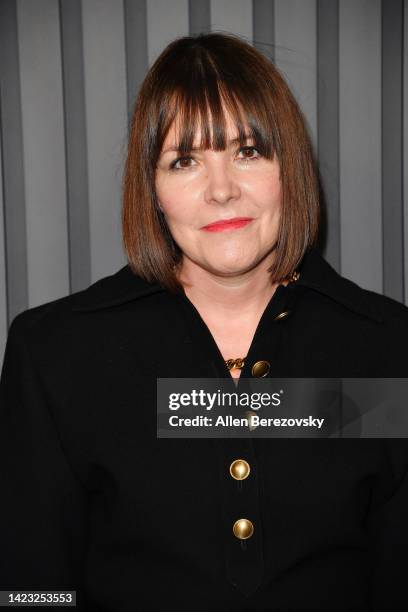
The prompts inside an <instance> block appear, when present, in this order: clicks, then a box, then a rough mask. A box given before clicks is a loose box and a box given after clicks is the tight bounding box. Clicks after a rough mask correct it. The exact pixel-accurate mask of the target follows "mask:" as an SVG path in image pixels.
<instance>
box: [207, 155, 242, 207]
mask: <svg viewBox="0 0 408 612" xmlns="http://www.w3.org/2000/svg"><path fill="white" fill-rule="evenodd" d="M240 193H241V190H240V187H239V185H238V183H237V181H236V178H235V177H234V175H233V171H231V169H230V168H229V166H228V163H226V162H224V161H223V160H212V162H211V163H209V164H208V165H207V172H206V187H205V201H206V202H207V203H218V204H226V203H227V202H229V201H230V200H231V199H236V198H238V197H239V196H240Z"/></svg>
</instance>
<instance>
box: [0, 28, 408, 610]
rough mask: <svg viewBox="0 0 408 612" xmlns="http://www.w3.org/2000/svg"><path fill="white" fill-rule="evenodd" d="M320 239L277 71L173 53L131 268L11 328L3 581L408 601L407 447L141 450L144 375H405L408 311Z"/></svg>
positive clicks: (145, 91)
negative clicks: (336, 259) (366, 285)
mask: <svg viewBox="0 0 408 612" xmlns="http://www.w3.org/2000/svg"><path fill="white" fill-rule="evenodd" d="M356 205H358V203H356ZM318 227H319V200H318V188H317V179H316V169H315V166H314V163H313V157H312V152H311V147H310V143H309V140H308V137H307V134H306V131H305V127H304V122H303V118H302V115H301V112H300V110H299V108H298V106H297V104H296V102H295V100H294V98H293V96H292V94H291V93H290V91H289V89H288V87H287V85H286V84H285V82H284V80H283V79H282V77H281V75H280V74H279V72H278V71H277V70H276V68H275V67H274V66H273V65H272V64H271V63H270V62H269V61H268V60H267V59H266V58H264V57H263V56H262V55H261V54H260V53H259V52H258V51H256V50H255V49H254V48H253V47H251V46H250V45H247V44H246V43H245V42H243V41H241V40H240V39H239V38H237V37H234V36H232V35H222V34H208V35H200V36H197V37H184V38H181V39H178V40H176V41H174V42H173V43H171V44H170V45H169V46H168V47H167V48H166V49H165V50H164V51H163V53H162V54H161V56H160V57H159V58H158V59H157V61H156V62H155V64H154V65H153V66H152V68H151V69H150V70H149V72H148V74H147V76H146V78H145V80H144V82H143V84H142V87H141V90H140V93H139V96H138V99H137V102H136V106H135V111H134V117H133V122H132V128H131V135H130V141H129V151H128V158H127V164H126V170H125V177H124V202H123V235H124V246H125V250H126V254H127V258H128V262H129V263H128V265H127V266H125V267H123V268H122V269H121V270H119V271H118V272H117V273H116V274H113V275H112V276H108V277H105V278H103V279H101V280H99V281H98V282H96V283H94V284H93V285H92V286H91V287H89V288H88V289H86V290H84V291H81V292H79V293H76V294H73V295H70V296H68V297H64V298H61V299H59V300H55V301H53V302H49V303H47V304H43V305H41V306H39V307H36V308H31V309H29V310H27V311H26V312H24V313H22V314H20V315H19V316H17V317H16V318H15V319H14V320H13V322H12V325H11V328H10V331H9V336H8V341H7V347H6V353H5V360H4V367H3V371H2V379H1V412H0V415H1V421H0V425H1V427H0V431H1V434H0V435H1V443H0V454H1V465H2V470H1V479H2V491H3V493H5V494H6V495H5V497H4V499H3V503H2V504H1V509H0V518H1V521H0V524H1V541H2V555H1V556H2V559H1V572H0V581H1V584H0V587H1V589H2V590H5V589H12V588H13V589H20V590H22V589H24V590H28V589H37V590H40V589H42V590H45V589H46V590H53V589H54V590H58V589H59V590H63V589H65V590H67V589H71V590H76V592H77V602H78V606H79V607H81V608H82V609H87V610H112V611H115V612H117V611H119V610H120V611H122V610H135V609H137V610H139V609H140V610H157V609H167V608H168V609H173V608H174V609H177V608H180V609H188V610H210V609H220V610H260V609H264V610H310V609H313V610H325V611H326V612H327V611H328V610H330V611H331V610H342V611H344V610H361V611H363V610H364V611H368V610H370V611H371V610H385V609H388V608H390V609H403V605H404V604H406V603H407V601H408V600H407V595H406V589H405V576H406V570H407V552H406V551H407V549H408V546H407V545H408V529H407V521H406V514H407V510H408V492H407V491H408V485H407V481H406V473H407V466H408V450H407V443H406V441H405V440H404V439H400V440H392V439H364V440H362V439H360V440H356V439H354V440H352V439H348V440H347V439H319V440H310V439H308V440H305V439H303V440H301V439H296V440H285V439H251V438H233V437H231V438H222V439H207V438H200V439H191V438H183V439H162V438H160V439H158V438H157V431H156V381H157V378H177V377H179V378H203V379H205V378H212V377H216V378H228V377H230V376H232V377H233V378H234V379H237V378H238V377H240V376H241V377H242V378H253V377H255V378H262V377H323V378H324V377H406V376H407V364H406V358H405V347H406V345H407V342H408V314H407V308H406V307H405V306H403V305H402V304H399V303H398V302H396V301H394V300H391V299H389V298H386V297H383V296H381V295H378V294H375V293H373V292H370V291H366V290H363V289H362V288H360V287H358V286H357V285H356V284H354V283H352V282H351V281H348V280H346V279H344V278H342V277H341V276H339V275H338V274H337V273H336V272H335V270H334V269H333V268H332V267H331V266H330V265H329V264H328V263H327V262H326V261H325V260H324V259H323V258H322V256H321V255H320V254H319V252H318V251H317V249H316V241H317V234H318ZM237 383H238V385H239V384H240V382H238V381H237Z"/></svg>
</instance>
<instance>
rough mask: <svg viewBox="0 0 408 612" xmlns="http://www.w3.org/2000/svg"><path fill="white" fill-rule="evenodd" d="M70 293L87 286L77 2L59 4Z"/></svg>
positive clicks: (88, 261) (85, 174) (82, 91)
mask: <svg viewBox="0 0 408 612" xmlns="http://www.w3.org/2000/svg"><path fill="white" fill-rule="evenodd" d="M60 11H61V46H62V49H61V55H62V70H63V92H64V118H65V122H64V127H65V151H66V176H67V186H66V190H67V209H68V251H69V253H68V256H69V280H70V293H72V292H75V291H80V290H81V289H84V288H86V287H87V286H88V285H89V284H90V282H91V255H90V245H89V206H88V164H87V153H86V152H87V143H86V122H85V85H84V69H83V48H82V15H81V4H80V0H60Z"/></svg>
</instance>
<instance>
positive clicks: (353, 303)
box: [72, 248, 383, 322]
mask: <svg viewBox="0 0 408 612" xmlns="http://www.w3.org/2000/svg"><path fill="white" fill-rule="evenodd" d="M298 269H299V271H300V278H299V280H298V281H297V282H296V284H297V285H301V286H304V287H308V288H310V289H313V290H314V291H317V292H318V293H321V294H323V295H326V296H328V297H329V298H331V299H333V300H334V301H336V302H338V303H339V304H342V305H343V306H345V307H346V308H348V309H349V310H352V311H353V312H356V313H358V314H360V315H363V316H365V317H368V318H370V319H373V320H374V321H378V322H382V321H383V317H382V316H381V314H380V312H379V311H378V310H377V309H376V308H375V306H374V305H373V303H372V300H370V296H369V293H368V292H367V291H366V290H364V289H362V288H361V287H359V286H358V285H356V284H355V283H353V282H352V281H350V280H348V279H346V278H344V277H342V276H340V274H338V272H336V270H335V269H334V268H333V267H332V266H331V265H330V264H329V263H328V262H327V261H326V260H325V259H324V258H323V257H322V255H320V253H319V252H318V251H317V250H316V249H315V248H312V249H310V250H309V251H307V253H306V254H305V256H304V257H303V260H302V262H301V264H300V266H299V268H298ZM160 291H167V289H166V288H165V287H163V286H162V285H160V284H159V283H149V282H148V281H146V280H144V279H143V278H141V277H140V276H136V275H135V274H134V273H133V272H132V270H131V268H130V266H129V265H125V266H124V267H123V268H121V269H120V270H118V272H116V273H115V274H112V275H111V276H106V277H104V278H101V279H100V280H99V281H97V282H95V283H93V284H92V285H91V286H90V287H88V288H87V289H85V290H84V291H80V292H78V293H76V294H74V295H73V296H72V297H73V298H74V304H73V306H72V310H73V311H74V312H93V311H97V310H102V309H104V308H109V307H111V306H118V305H120V304H124V303H126V302H130V301H132V300H136V299H139V298H142V297H145V296H148V295H151V294H153V293H157V292H160Z"/></svg>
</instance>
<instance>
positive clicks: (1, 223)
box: [0, 31, 8, 372]
mask: <svg viewBox="0 0 408 612" xmlns="http://www.w3.org/2000/svg"><path fill="white" fill-rule="evenodd" d="M0 34H1V31H0ZM0 54H1V50H0ZM1 89H2V87H1V82H0V372H1V368H2V365H3V355H4V349H5V348H6V341H7V332H8V321H7V274H6V234H5V230H6V226H5V219H4V208H3V207H4V196H3V151H2V149H3V147H2V140H3V139H2V122H1Z"/></svg>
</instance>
